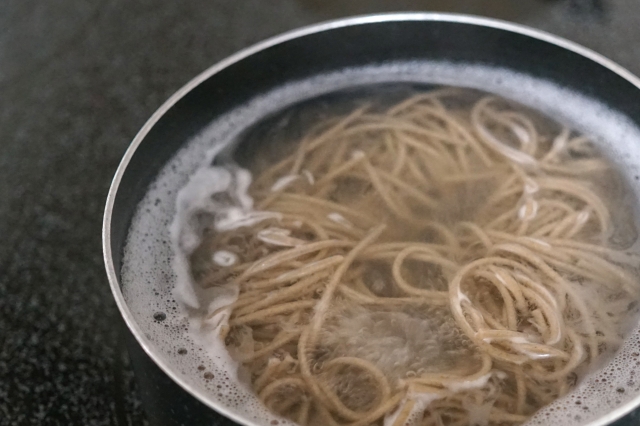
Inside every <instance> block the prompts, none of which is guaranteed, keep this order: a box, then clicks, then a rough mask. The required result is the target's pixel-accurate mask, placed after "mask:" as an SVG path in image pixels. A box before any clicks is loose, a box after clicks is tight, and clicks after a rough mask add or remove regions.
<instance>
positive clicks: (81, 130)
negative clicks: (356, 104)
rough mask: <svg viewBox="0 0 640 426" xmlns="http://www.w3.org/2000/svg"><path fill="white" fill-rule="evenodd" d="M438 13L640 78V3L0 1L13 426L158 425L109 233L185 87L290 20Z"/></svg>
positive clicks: (4, 355) (0, 233)
mask: <svg viewBox="0 0 640 426" xmlns="http://www.w3.org/2000/svg"><path fill="white" fill-rule="evenodd" d="M429 9H430V10H434V9H435V10H449V11H457V12H466V13H476V14H485V15H489V16H496V17H500V18H504V19H509V20H513V21H516V22H521V23H525V24H528V25H531V26H534V27H538V28H542V29H545V30H548V31H551V32H553V33H556V34H559V35H562V36H564V37H567V38H569V39H571V40H574V41H577V42H579V43H582V44H584V45H586V46H588V47H590V48H593V49H595V50H596V51H599V52H601V53H603V54H605V55H606V56H609V57H610V58H612V59H613V60H615V61H617V62H619V63H620V64H622V65H623V66H625V67H627V68H629V69H630V70H631V71H632V72H634V73H636V74H640V2H638V1H637V0H557V1H552V0H546V1H543V0H539V1H534V0H517V1H514V0H488V1H478V0H459V1H456V0H432V1H427V0H424V1H419V0H396V1H394V2H391V1H388V0H350V1H349V2H345V1H339V0H269V1H265V0H208V1H207V0H186V1H173V0H155V1H152V0H137V1H129V0H106V1H97V0H59V1H55V2H45V1H38V0H4V1H2V2H0V176H1V178H0V237H1V238H0V425H23V424H24V425H38V424H47V425H58V424H61V425H62V424H64V425H67V424H74V425H75V424H82V425H137V424H142V423H143V422H144V420H143V419H144V414H143V412H142V408H141V404H140V402H139V398H138V396H137V393H136V387H135V383H134V381H133V379H132V373H131V371H130V369H129V367H128V358H127V354H126V352H125V351H124V350H123V349H122V347H123V346H122V345H121V344H120V340H121V320H120V317H119V314H118V312H117V310H116V307H115V304H114V303H113V302H112V300H111V294H110V291H109V287H108V284H107V280H106V277H105V274H104V267H103V264H102V254H101V245H100V228H101V219H102V210H103V205H104V200H105V197H106V194H107V190H108V187H109V183H110V180H111V177H112V175H113V173H114V171H115V169H116V167H117V164H118V162H119V160H120V157H121V156H122V154H123V153H124V150H125V149H126V147H127V145H128V144H129V142H130V140H131V139H132V138H133V136H134V135H135V133H136V132H137V130H138V129H139V128H140V127H141V126H142V124H143V123H144V122H145V120H146V119H147V118H148V117H149V116H150V115H151V114H152V113H153V111H154V110H155V109H156V108H157V107H158V106H160V104H161V103H162V102H163V101H164V100H165V99H166V98H167V97H169V96H170V95H171V93H173V92H174V91H175V90H177V89H178V88H179V87H180V86H182V85H183V84H184V83H186V82H187V81H188V80H189V79H191V78H192V77H193V76H195V75H196V74H198V73H199V72H201V71H202V70H204V69H205V68H207V67H209V66H210V65H212V64H213V63H215V62H217V61H218V60H220V59H222V58H224V57H225V56H227V55H229V54H231V53H233V52H234V51H236V50H238V49H240V48H243V47H245V46H248V45H250V44H252V43H254V42H257V41H259V40H261V39H263V38H265V37H267V36H271V35H274V34H277V33H279V32H282V31H285V30H288V29H292V28H295V27H298V26H301V25H306V24H310V23H314V22H318V21H322V20H325V19H329V18H334V17H338V16H344V15H349V14H356V13H368V12H377V11H389V10H429ZM639 423H640V411H636V412H635V415H634V416H629V417H627V418H626V419H625V420H623V421H621V422H620V423H619V424H618V425H617V426H631V425H637V424H639Z"/></svg>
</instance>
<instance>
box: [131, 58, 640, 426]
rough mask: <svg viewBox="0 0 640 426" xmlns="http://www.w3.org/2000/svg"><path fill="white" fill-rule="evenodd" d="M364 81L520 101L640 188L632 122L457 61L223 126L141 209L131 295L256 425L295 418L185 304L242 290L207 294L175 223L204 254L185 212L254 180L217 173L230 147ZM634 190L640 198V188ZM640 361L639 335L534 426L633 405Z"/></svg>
mask: <svg viewBox="0 0 640 426" xmlns="http://www.w3.org/2000/svg"><path fill="white" fill-rule="evenodd" d="M354 82H358V83H359V84H376V83H388V82H394V83H397V82H406V83H417V84H445V85H454V86H464V87H471V88H480V89H483V90H485V91H489V92H492V93H496V94H499V95H502V96H503V97H505V98H508V99H509V98H510V99H514V100H517V101H518V102H519V103H521V104H525V105H528V106H530V107H532V108H534V109H537V110H540V111H543V112H544V113H546V114H547V115H549V116H552V117H555V118H557V120H558V121H560V122H564V123H566V124H568V125H570V126H571V127H573V128H576V129H578V130H580V131H581V132H583V133H584V134H587V135H590V136H592V137H593V138H594V139H595V141H596V142H597V143H598V144H599V145H600V146H601V147H602V148H603V151H604V152H606V153H607V155H608V156H610V158H611V159H612V160H613V161H614V162H615V163H616V165H617V166H619V168H620V169H621V170H622V172H623V174H624V175H625V176H627V177H630V178H631V179H630V180H632V181H633V180H637V179H639V177H638V176H639V174H640V171H639V170H638V166H637V165H638V164H640V150H639V149H638V148H639V147H640V132H639V130H638V129H637V128H636V127H635V126H634V125H633V124H632V123H631V122H630V121H629V120H628V119H627V118H626V117H624V116H621V115H619V114H616V113H615V112H614V111H611V110H608V109H607V108H606V107H604V106H602V105H600V104H598V103H595V102H593V101H591V100H588V99H585V98H583V97H581V96H580V95H578V94H575V93H571V92H568V91H566V90H565V89H562V88H560V87H557V86H554V85H553V84H551V83H548V82H543V81H539V80H534V79H532V78H530V77H528V76H525V75H520V74H514V73H512V72H510V71H506V70H499V69H491V68H484V67H475V66H468V67H465V66H461V65H452V64H447V63H401V64H400V63H398V64H392V65H387V66H384V67H376V68H363V69H353V70H348V71H345V72H342V73H336V74H331V75H325V76H321V77H317V78H315V79H313V80H309V81H304V82H299V83H293V84H291V85H288V86H286V87H283V88H281V89H278V90H276V91H274V92H271V93H268V94H267V95H265V96H263V97H260V98H257V99H255V100H254V101H252V102H250V103H248V104H247V105H246V106H244V107H243V108H240V109H238V110H236V111H232V112H230V113H229V114H228V115H227V116H225V117H222V118H220V119H219V120H216V121H215V122H213V123H212V124H211V125H210V126H208V127H207V128H206V129H205V130H204V131H203V132H202V133H201V134H200V135H199V136H198V137H196V138H194V140H192V141H190V142H189V143H187V144H186V145H185V147H184V148H183V149H182V150H181V151H179V152H178V153H177V154H176V155H175V156H174V158H173V159H172V160H171V161H170V162H169V163H168V164H167V165H166V166H165V167H164V168H163V170H162V172H161V173H160V174H159V176H158V178H157V180H156V181H155V182H154V183H153V184H152V185H151V186H150V188H149V191H148V193H147V194H146V196H145V198H144V199H143V201H142V202H141V204H140V206H139V208H138V210H137V212H136V214H135V217H134V219H133V222H132V225H131V229H130V232H129V237H128V241H127V244H126V247H125V253H124V263H123V268H122V279H123V292H124V295H125V299H126V301H127V304H128V307H129V309H130V311H131V312H132V314H133V315H134V317H135V319H136V322H137V323H138V325H139V326H140V327H141V329H142V330H143V331H144V334H145V337H146V339H148V341H149V343H150V345H151V346H152V347H153V348H154V349H155V350H156V351H157V352H158V353H159V354H161V356H162V357H163V358H164V359H165V361H166V363H167V364H168V365H169V366H170V368H171V369H172V370H173V371H174V372H175V373H176V374H178V375H179V376H180V377H181V378H183V380H184V381H185V382H187V383H188V384H190V385H191V386H192V387H193V388H194V389H196V390H197V391H199V392H201V393H202V394H204V395H206V396H207V398H209V399H210V400H211V401H215V402H216V403H217V404H218V405H219V406H223V407H225V408H226V409H227V410H228V411H229V412H230V413H233V414H234V415H235V416H240V417H241V418H243V419H248V420H251V419H254V420H255V421H256V422H257V423H259V424H273V423H271V422H272V421H278V422H280V423H281V424H284V423H286V421H285V420H282V419H277V418H275V417H274V416H273V415H271V414H270V413H268V412H267V411H266V410H265V409H264V408H263V407H262V405H261V403H260V402H259V401H258V400H257V398H256V397H255V396H254V395H253V393H252V392H251V390H250V389H249V387H248V385H247V384H246V382H244V381H243V380H242V378H240V377H238V376H237V365H236V364H235V363H234V362H233V361H232V360H231V358H230V357H229V355H228V353H227V351H226V348H225V346H224V343H223V342H221V341H220V340H219V338H217V337H216V336H217V333H215V330H216V328H217V327H218V326H219V324H215V323H214V324H211V323H206V322H203V321H201V319H199V318H190V317H188V316H187V315H186V312H187V311H186V310H185V309H184V307H185V306H191V307H197V306H201V307H202V306H204V307H207V308H208V310H209V311H212V310H214V309H215V308H216V307H218V306H222V305H223V304H226V303H228V302H229V301H231V300H233V299H234V298H235V297H236V293H235V291H234V290H233V289H232V288H225V287H216V288H213V289H208V290H206V291H205V290H201V289H198V288H197V287H194V286H193V285H192V282H191V278H190V274H189V273H188V265H187V262H186V258H185V256H184V253H181V252H180V250H177V251H176V250H175V249H174V248H175V247H176V246H175V245H172V241H175V236H176V232H177V231H176V227H174V229H173V230H171V231H170V229H169V228H170V224H171V223H172V221H173V220H174V217H176V214H177V215H178V222H177V224H178V227H179V228H182V229H187V230H188V232H187V233H186V235H187V237H184V238H183V239H182V240H181V245H180V246H181V247H182V248H183V249H187V250H190V249H192V248H194V247H195V246H196V245H197V244H198V242H199V239H198V232H199V231H201V229H200V228H198V226H197V224H195V225H194V224H193V223H181V222H180V217H181V216H180V214H181V213H180V209H181V208H182V210H183V211H188V209H189V207H190V206H194V205H195V204H197V203H198V202H199V201H201V200H202V198H203V197H207V193H208V192H207V191H211V185H212V184H213V185H215V184H220V182H222V181H224V180H225V179H233V180H234V182H237V183H239V186H242V185H244V184H246V180H247V176H243V175H242V173H241V172H237V174H236V175H234V176H220V175H219V174H217V173H216V172H214V171H212V169H210V168H208V167H207V166H208V165H209V164H210V163H211V160H212V159H213V157H214V156H215V155H216V154H218V153H219V151H220V150H221V148H222V147H224V146H226V145H229V144H232V143H233V142H234V141H236V140H237V139H238V138H239V137H240V136H242V137H244V136H246V135H243V134H242V132H243V131H244V129H247V128H249V127H251V126H253V125H255V124H256V123H257V122H259V121H260V120H261V119H262V118H263V117H265V116H267V115H269V114H272V113H275V112H277V111H279V110H281V109H283V108H286V107H288V106H291V105H293V104H295V103H298V102H300V101H303V100H306V99H311V98H315V97H317V96H320V95H323V94H326V93H331V92H335V91H339V90H342V89H345V88H348V87H351V86H353V85H354ZM202 158H206V161H205V162H203V161H202ZM190 176H195V178H192V179H191V182H192V185H191V186H192V188H193V191H190V192H189V193H188V194H186V195H185V193H184V192H183V195H182V199H181V200H179V203H178V206H179V210H178V211H176V196H177V193H178V191H179V190H180V189H181V188H183V187H184V186H185V184H186V183H187V182H188V180H189V177H190ZM243 182H244V184H243ZM284 184H286V183H284ZM236 186H238V184H236ZM633 189H634V191H637V188H633ZM634 195H635V198H636V199H638V198H640V197H638V195H639V194H637V193H636V194H634ZM236 198H238V202H239V203H240V204H242V205H248V204H247V203H250V202H251V201H250V200H247V199H243V198H242V196H241V194H236ZM243 203H244V204H243ZM234 214H235V213H234V212H233V211H231V212H227V217H228V218H232V219H233V218H235V219H236V220H237V219H238V218H237V217H236V216H234ZM186 217H187V216H185V218H186ZM243 219H244V220H252V218H246V217H245V218H243ZM253 219H255V220H258V218H253ZM335 219H336V220H337V221H338V220H342V219H344V218H338V217H336V218H335ZM185 220H186V219H185ZM221 226H224V223H223V224H222V225H221ZM172 232H173V237H174V238H173V240H172ZM218 257H219V261H220V262H228V261H230V260H229V259H230V258H229V253H226V254H225V253H220V254H219V256H218ZM231 261H232V260H231ZM176 289H177V291H176ZM639 354H640V329H634V330H633V331H631V334H630V337H629V338H628V339H627V340H626V342H625V344H624V345H623V347H622V349H621V350H620V351H619V353H618V354H617V355H616V356H615V358H613V360H612V362H611V363H609V364H607V365H606V366H604V368H603V369H602V370H601V371H600V372H598V373H596V374H592V375H590V376H588V377H586V378H585V379H584V380H583V381H582V382H581V383H580V385H579V386H578V387H577V388H576V390H575V391H574V392H572V393H571V394H570V395H568V396H567V397H565V398H562V399H560V400H558V401H557V402H556V403H554V404H552V405H551V406H548V407H546V408H544V409H542V410H541V411H540V412H538V413H537V414H536V415H535V416H534V417H533V418H532V419H531V420H530V421H529V423H530V424H548V423H552V422H556V423H559V424H566V425H573V424H576V425H578V424H579V425H583V424H587V423H588V422H589V421H590V420H594V419H597V418H598V417H600V416H601V415H603V414H604V413H607V412H610V411H612V410H613V409H615V407H617V406H620V405H623V404H624V403H625V402H627V401H629V400H630V399H631V398H633V396H634V395H638V393H639V392H640V380H636V379H635V375H636V369H638V370H639V371H640V369H639V368H638V366H640V355H639ZM638 374H640V373H638Z"/></svg>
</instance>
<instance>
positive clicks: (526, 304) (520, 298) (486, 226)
mask: <svg viewBox="0 0 640 426" xmlns="http://www.w3.org/2000/svg"><path fill="white" fill-rule="evenodd" d="M459 95H460V92H459V91H457V90H455V89H439V90H434V91H429V92H426V93H420V94H417V95H414V96H411V97H408V98H405V99H402V100H401V101H400V102H398V103H395V104H393V105H392V106H390V107H384V108H382V107H380V106H376V105H375V104H371V105H370V104H362V105H360V106H358V107H356V108H354V109H353V110H352V111H350V112H349V113H347V114H344V115H340V116H338V117H330V118H327V119H324V120H322V121H321V122H320V123H318V124H317V125H316V126H315V127H313V128H312V129H311V130H309V131H308V132H307V133H306V134H305V135H304V136H303V137H302V138H301V139H300V140H298V141H297V142H296V143H295V144H292V145H291V146H295V150H294V151H293V152H290V153H289V154H288V155H285V156H284V158H280V159H279V161H278V162H276V163H275V164H273V163H272V164H268V165H262V166H257V174H256V178H255V180H254V181H253V182H252V184H251V186H250V188H249V194H250V195H251V197H252V198H253V200H254V201H255V204H254V210H255V211H258V212H269V213H270V214H264V215H262V216H261V218H262V219H261V220H258V221H253V222H254V223H251V224H249V226H235V227H231V228H233V229H229V230H222V231H220V230H215V229H213V227H212V228H211V229H208V230H207V231H205V237H204V239H203V242H202V244H201V245H200V246H199V248H198V249H197V250H196V251H195V252H194V253H193V254H192V255H191V259H190V260H191V265H192V272H193V274H194V277H195V279H196V281H197V282H198V284H199V285H200V286H202V287H210V286H217V285H220V284H222V283H232V284H233V285H234V286H236V287H237V289H238V297H237V300H236V301H235V302H234V303H232V304H231V305H229V306H227V307H225V308H223V309H221V310H219V311H218V312H216V313H215V314H216V315H220V314H221V313H224V314H225V315H226V318H228V323H227V324H226V326H225V327H223V330H222V337H223V338H224V339H225V341H226V344H227V347H228V349H229V351H230V353H231V354H232V355H233V356H234V357H235V358H236V359H237V360H239V362H240V363H241V364H242V366H243V369H244V370H243V371H244V372H245V373H246V377H247V379H248V380H249V381H250V383H251V385H252V387H253V389H254V390H255V392H256V394H257V395H258V396H259V398H260V399H261V400H262V401H263V403H264V404H265V405H266V406H267V407H268V408H269V409H270V410H272V411H274V412H276V413H278V414H281V415H283V416H285V417H287V418H290V419H292V420H293V421H295V422H297V423H299V424H300V425H308V424H310V425H313V424H316V425H350V426H365V425H372V424H384V425H386V426H399V425H405V424H414V425H423V426H442V425H460V426H462V425H475V424H478V425H482V424H485V425H486V424H491V425H513V424H520V423H522V422H524V421H526V419H527V418H529V417H530V416H531V415H532V414H533V413H534V412H535V411H536V410H538V409H539V408H541V407H542V406H544V405H546V404H549V403H550V402H552V401H553V400H554V399H556V398H558V397H560V396H562V395H565V394H566V393H567V392H568V391H569V390H570V389H571V388H572V386H574V385H575V383H576V381H577V380H578V378H579V377H581V376H582V375H583V374H584V373H585V371H587V369H588V366H590V365H592V364H593V363H594V361H595V360H596V359H597V358H598V357H599V355H601V354H603V353H605V352H611V351H614V350H615V349H616V347H617V346H618V344H619V343H620V341H621V339H622V338H623V336H624V332H625V327H626V325H628V321H629V317H630V315H632V314H633V313H635V312H636V301H637V300H638V296H639V292H640V289H639V287H638V283H637V278H636V275H635V273H636V270H635V268H636V267H637V266H638V259H637V257H636V255H635V254H634V253H632V252H631V251H630V249H629V247H630V244H631V243H632V242H633V241H634V240H635V236H630V235H628V234H629V232H628V231H625V232H622V233H621V232H618V231H617V223H614V222H615V221H614V220H613V219H612V217H614V216H615V217H620V211H622V210H624V208H623V207H621V205H619V204H616V197H617V193H618V192H619V191H620V189H619V188H620V187H621V186H624V185H623V184H622V183H621V181H620V180H619V178H618V177H617V175H616V174H615V171H614V170H612V166H611V165H610V164H609V163H608V162H607V161H606V160H605V159H604V158H603V157H602V156H601V155H600V154H599V153H598V152H597V150H595V148H594V146H593V145H592V143H591V142H590V141H589V140H588V139H587V138H586V137H585V136H582V135H580V134H578V133H576V132H575V131H573V130H570V129H568V128H566V127H563V126H560V125H552V126H549V125H548V124H541V118H540V116H539V115H537V114H534V113H532V112H531V111H527V110H524V109H523V108H520V107H517V106H514V105H512V104H510V103H508V102H506V101H504V100H501V99H498V98H495V97H491V96H483V97H480V98H476V99H474V100H473V101H470V102H466V103H465V102H461V101H460V100H459V99H460V97H459ZM547 121H548V120H547ZM616 188H617V189H616ZM221 201H224V200H221ZM629 215H630V213H629ZM627 217H630V216H627ZM614 225H615V226H614ZM625 238H626V239H625ZM622 240H624V241H622Z"/></svg>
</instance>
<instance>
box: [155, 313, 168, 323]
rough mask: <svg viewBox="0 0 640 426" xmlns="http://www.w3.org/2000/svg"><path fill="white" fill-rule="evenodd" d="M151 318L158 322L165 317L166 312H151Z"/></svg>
mask: <svg viewBox="0 0 640 426" xmlns="http://www.w3.org/2000/svg"><path fill="white" fill-rule="evenodd" d="M153 319H154V320H156V321H158V322H160V321H164V320H165V319H167V314H165V313H164V312H156V313H155V314H153Z"/></svg>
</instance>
